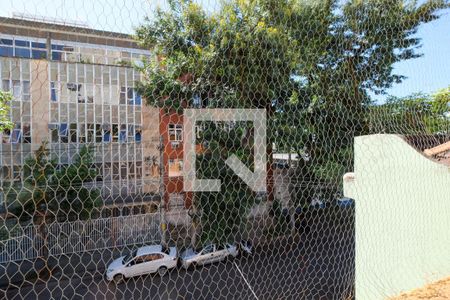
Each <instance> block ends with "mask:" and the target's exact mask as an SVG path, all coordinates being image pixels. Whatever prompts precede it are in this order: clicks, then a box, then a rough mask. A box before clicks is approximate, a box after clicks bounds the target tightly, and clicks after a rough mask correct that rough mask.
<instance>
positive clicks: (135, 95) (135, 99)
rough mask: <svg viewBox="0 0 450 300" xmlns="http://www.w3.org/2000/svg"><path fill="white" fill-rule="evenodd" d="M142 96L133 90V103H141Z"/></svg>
mask: <svg viewBox="0 0 450 300" xmlns="http://www.w3.org/2000/svg"><path fill="white" fill-rule="evenodd" d="M141 103H142V98H141V95H139V93H138V92H136V91H134V105H141Z"/></svg>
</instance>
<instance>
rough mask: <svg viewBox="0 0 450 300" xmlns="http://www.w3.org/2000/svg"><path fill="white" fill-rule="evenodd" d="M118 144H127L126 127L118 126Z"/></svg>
mask: <svg viewBox="0 0 450 300" xmlns="http://www.w3.org/2000/svg"><path fill="white" fill-rule="evenodd" d="M119 142H121V143H126V142H127V125H124V124H122V125H120V134H119Z"/></svg>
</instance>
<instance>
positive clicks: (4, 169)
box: [0, 18, 160, 213]
mask: <svg viewBox="0 0 450 300" xmlns="http://www.w3.org/2000/svg"><path fill="white" fill-rule="evenodd" d="M143 59H152V58H151V52H150V51H148V50H145V49H141V48H140V47H139V46H138V45H137V44H136V43H135V42H134V41H133V39H132V38H131V37H130V36H128V35H125V34H120V33H113V32H105V31H99V30H93V29H89V28H84V27H73V26H67V25H62V24H52V23H45V22H36V21H33V20H26V19H15V18H0V74H1V80H2V82H1V84H2V85H1V88H2V89H3V90H5V91H10V92H11V93H12V95H13V100H12V102H11V112H10V115H11V121H12V122H13V123H14V128H13V129H12V130H10V131H4V132H3V133H0V140H1V144H0V153H1V174H0V181H1V182H5V181H20V180H22V179H23V178H22V166H23V164H24V161H25V159H26V158H27V157H28V156H29V155H30V154H32V152H33V151H34V150H36V149H37V148H38V147H39V146H40V145H41V143H42V142H47V143H48V148H49V149H50V152H51V153H52V154H53V155H55V157H56V158H57V161H58V164H60V165H64V164H70V162H71V160H72V158H73V156H74V154H76V153H77V152H78V150H79V149H80V147H82V146H83V145H89V146H90V147H91V148H92V149H93V152H94V155H95V167H96V169H97V174H98V176H97V179H96V182H94V183H93V184H95V185H97V186H98V187H100V188H101V191H102V197H103V200H104V202H105V205H106V206H114V207H129V206H136V205H138V204H139V203H142V204H144V205H143V207H142V208H143V210H145V211H147V210H148V209H152V208H151V207H148V205H147V204H148V203H152V202H155V203H158V202H159V199H160V195H159V186H160V178H159V162H160V154H159V153H160V150H159V143H160V142H159V140H160V138H159V137H160V133H159V129H160V128H159V125H158V124H159V115H160V113H159V109H157V108H152V107H149V106H146V105H143V100H142V98H141V97H140V95H139V94H137V93H136V91H135V82H136V81H138V80H139V79H140V73H139V72H138V71H136V68H134V67H133V64H134V63H139V62H140V61H142V60H143ZM0 197H1V196H0ZM1 199H2V198H0V200H1ZM119 213H122V212H119Z"/></svg>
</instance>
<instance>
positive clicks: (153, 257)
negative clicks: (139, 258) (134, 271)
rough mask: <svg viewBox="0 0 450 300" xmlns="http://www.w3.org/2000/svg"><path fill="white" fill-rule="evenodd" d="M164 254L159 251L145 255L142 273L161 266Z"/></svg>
mask: <svg viewBox="0 0 450 300" xmlns="http://www.w3.org/2000/svg"><path fill="white" fill-rule="evenodd" d="M163 258H164V255H162V254H161V253H153V254H149V255H147V256H146V257H145V260H146V262H145V263H144V268H143V271H144V273H154V272H156V271H158V269H159V267H161V266H162V262H163Z"/></svg>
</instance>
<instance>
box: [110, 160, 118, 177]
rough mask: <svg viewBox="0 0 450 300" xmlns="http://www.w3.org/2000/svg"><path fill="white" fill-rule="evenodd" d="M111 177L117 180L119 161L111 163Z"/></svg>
mask: <svg viewBox="0 0 450 300" xmlns="http://www.w3.org/2000/svg"><path fill="white" fill-rule="evenodd" d="M112 179H113V180H119V163H117V162H115V163H113V164H112Z"/></svg>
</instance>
